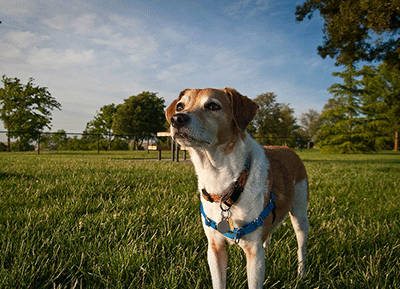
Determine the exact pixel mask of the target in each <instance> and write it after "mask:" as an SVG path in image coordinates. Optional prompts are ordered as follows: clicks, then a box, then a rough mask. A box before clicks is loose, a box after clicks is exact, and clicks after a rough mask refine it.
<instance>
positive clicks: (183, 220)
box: [0, 151, 400, 288]
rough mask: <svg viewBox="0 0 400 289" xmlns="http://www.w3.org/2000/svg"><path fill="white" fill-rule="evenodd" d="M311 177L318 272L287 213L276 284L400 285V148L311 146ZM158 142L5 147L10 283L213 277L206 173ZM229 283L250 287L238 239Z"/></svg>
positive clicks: (275, 255) (128, 284) (198, 284)
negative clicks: (346, 151) (363, 151)
mask: <svg viewBox="0 0 400 289" xmlns="http://www.w3.org/2000/svg"><path fill="white" fill-rule="evenodd" d="M299 154H300V156H301V158H302V159H303V160H304V162H305V165H306V167H307V170H308V174H309V178H310V189H311V192H310V205H309V218H310V224H311V231H310V238H309V242H308V245H307V247H308V268H307V275H306V277H305V278H304V279H303V280H301V281H298V280H297V278H296V272H297V254H296V251H297V243H296V240H295V237H294V233H293V229H292V226H291V224H290V221H289V220H287V222H286V223H284V224H283V225H282V226H281V227H280V229H279V230H278V231H277V232H276V233H275V234H274V235H273V238H272V243H271V250H270V251H269V252H268V253H266V280H265V286H264V287H265V288H295V287H298V288H400V204H399V203H400V202H399V199H400V154H395V153H392V152H386V153H379V154H367V155H323V154H320V153H319V152H317V151H310V152H308V151H303V152H301V153H299ZM156 157H157V156H156V153H154V154H153V153H152V154H149V155H147V153H146V152H140V153H132V152H130V153H119V152H113V153H104V152H102V153H101V154H100V155H97V154H94V153H56V154H52V153H43V154H42V155H36V154H33V153H31V154H29V153H10V154H9V153H1V154H0V288H211V277H210V274H209V271H208V265H207V260H206V251H207V240H206V237H205V235H204V233H203V230H202V227H201V222H200V212H199V202H200V201H199V194H198V193H197V191H196V176H195V174H194V170H193V167H192V164H191V163H190V162H180V163H172V162H166V161H163V162H157V161H147V160H134V159H135V158H156ZM228 255H229V269H228V288H247V281H246V266H245V257H244V254H243V253H242V252H241V250H240V248H238V247H236V246H230V247H228Z"/></svg>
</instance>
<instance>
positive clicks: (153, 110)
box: [112, 91, 165, 143]
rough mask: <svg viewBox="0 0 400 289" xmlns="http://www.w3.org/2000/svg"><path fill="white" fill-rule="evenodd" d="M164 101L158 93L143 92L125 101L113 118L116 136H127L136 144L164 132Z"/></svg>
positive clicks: (118, 107)
mask: <svg viewBox="0 0 400 289" xmlns="http://www.w3.org/2000/svg"><path fill="white" fill-rule="evenodd" d="M164 107H165V105H164V99H162V98H159V97H157V94H156V93H153V92H148V91H143V92H142V93H140V94H138V95H133V96H131V97H129V98H128V99H125V102H124V104H121V105H118V106H117V112H116V113H115V115H114V118H113V124H112V129H113V131H114V134H122V135H127V136H129V137H130V138H131V139H133V140H134V142H135V143H137V142H139V141H143V140H144V139H145V138H149V137H152V136H155V135H156V133H157V132H159V131H163V130H164V122H165V117H164Z"/></svg>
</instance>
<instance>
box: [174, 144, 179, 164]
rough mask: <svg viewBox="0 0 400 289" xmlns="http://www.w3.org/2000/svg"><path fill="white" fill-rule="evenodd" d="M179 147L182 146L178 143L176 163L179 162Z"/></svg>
mask: <svg viewBox="0 0 400 289" xmlns="http://www.w3.org/2000/svg"><path fill="white" fill-rule="evenodd" d="M179 147H180V145H179V144H178V143H176V146H175V157H176V161H177V162H179Z"/></svg>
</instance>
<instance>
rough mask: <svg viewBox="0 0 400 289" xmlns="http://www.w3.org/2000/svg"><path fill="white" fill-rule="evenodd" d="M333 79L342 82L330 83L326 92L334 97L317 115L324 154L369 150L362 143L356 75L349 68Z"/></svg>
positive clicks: (364, 138)
mask: <svg viewBox="0 0 400 289" xmlns="http://www.w3.org/2000/svg"><path fill="white" fill-rule="evenodd" d="M333 75H334V76H339V77H341V78H342V79H343V83H342V84H340V83H337V84H333V85H332V86H331V87H330V88H329V92H330V93H332V94H333V95H334V98H333V100H332V101H331V102H330V106H329V107H325V108H324V110H323V112H322V114H321V127H320V129H319V133H318V138H317V140H318V141H319V145H320V147H321V148H322V150H324V151H334V152H340V153H355V152H363V151H368V150H371V148H370V147H369V146H368V145H367V143H366V137H368V134H365V130H364V128H363V125H364V122H363V117H362V116H361V115H360V114H361V104H360V95H361V93H362V87H361V81H360V80H359V79H358V76H359V75H360V73H359V72H358V71H356V70H355V68H354V67H353V66H348V67H347V69H346V70H345V71H343V72H335V73H333Z"/></svg>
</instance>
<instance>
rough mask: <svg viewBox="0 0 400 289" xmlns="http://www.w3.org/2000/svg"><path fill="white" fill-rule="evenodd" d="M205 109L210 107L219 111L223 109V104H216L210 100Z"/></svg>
mask: <svg viewBox="0 0 400 289" xmlns="http://www.w3.org/2000/svg"><path fill="white" fill-rule="evenodd" d="M205 109H208V110H211V111H218V110H220V109H221V106H220V105H219V104H216V103H215V102H210V103H207V104H206V105H205Z"/></svg>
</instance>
